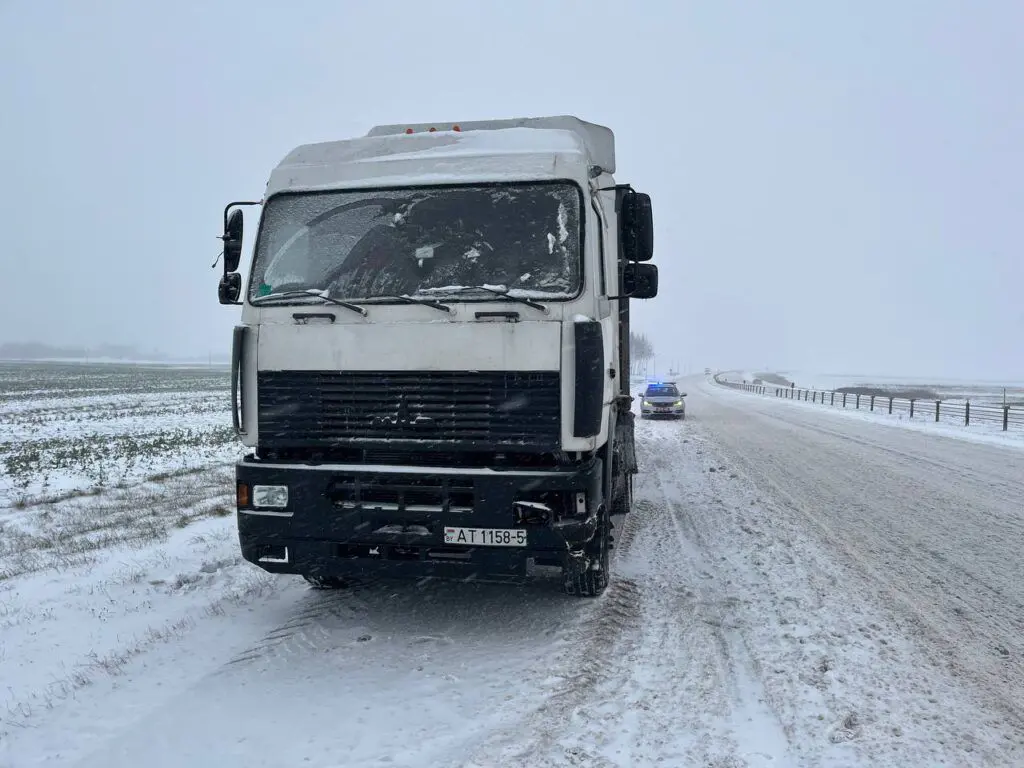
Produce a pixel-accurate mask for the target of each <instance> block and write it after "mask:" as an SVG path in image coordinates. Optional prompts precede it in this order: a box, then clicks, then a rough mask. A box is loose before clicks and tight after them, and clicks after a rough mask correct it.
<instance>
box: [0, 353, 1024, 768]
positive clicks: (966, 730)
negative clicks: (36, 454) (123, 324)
mask: <svg viewBox="0 0 1024 768" xmlns="http://www.w3.org/2000/svg"><path fill="white" fill-rule="evenodd" d="M188 375H189V376H198V377H200V379H201V378H202V377H201V376H200V374H199V373H198V372H192V373H191V374H188ZM210 376H211V378H210V379H209V384H210V388H209V389H207V390H202V389H201V388H198V389H197V390H196V391H195V392H192V393H191V395H190V396H191V397H192V398H193V400H192V401H191V402H192V404H191V405H186V404H185V395H186V394H187V393H186V392H185V391H183V390H182V389H181V388H180V387H178V386H176V385H171V384H168V385H167V389H166V390H161V392H159V393H154V392H149V393H145V392H142V391H136V390H131V391H125V389H126V387H128V385H127V384H126V383H125V382H123V381H122V382H120V383H117V384H115V385H112V387H111V391H102V392H94V391H93V388H94V387H95V386H96V384H95V382H93V381H92V379H91V377H90V376H84V375H83V376H82V377H81V379H80V380H79V381H78V382H77V384H76V385H75V386H74V387H71V386H70V385H67V384H64V383H62V381H63V380H62V379H59V378H57V379H54V380H52V381H50V382H49V383H47V382H42V381H41V382H39V383H38V384H37V385H36V386H35V387H34V388H30V389H25V390H23V392H22V394H21V395H20V396H18V395H16V396H14V397H10V396H8V395H5V399H4V401H3V407H4V411H3V413H4V418H7V419H12V420H13V419H14V417H13V416H12V415H11V414H13V413H15V412H16V411H17V409H18V408H21V409H24V410H32V411H40V412H42V413H49V414H50V417H49V418H43V419H42V424H43V425H48V426H46V430H49V431H46V430H38V431H37V430H33V429H29V428H24V429H23V432H21V434H22V435H24V436H25V437H26V438H29V439H40V440H41V439H45V436H46V435H51V436H54V435H62V434H68V435H69V436H71V438H72V439H77V440H80V441H82V440H86V436H88V438H89V439H88V440H87V441H86V442H85V443H80V444H83V445H89V446H93V447H94V448H95V447H96V446H105V445H107V444H117V443H116V440H117V438H118V436H119V435H122V434H124V435H133V436H136V439H138V437H139V436H141V435H146V434H149V433H151V432H152V431H157V430H159V429H165V430H173V429H186V428H188V429H192V430H193V432H201V433H203V434H215V433H216V431H217V430H218V429H221V428H223V427H224V426H227V425H226V422H225V418H226V409H225V408H224V405H225V403H226V396H225V393H224V391H223V387H224V386H225V385H226V377H225V376H223V374H210ZM217 376H220V377H221V378H220V379H219V381H220V382H221V384H220V385H219V386H220V387H221V389H220V390H219V391H218V389H217V386H218V385H216V381H217V378H216V377H217ZM160 380H161V381H163V379H160ZM149 386H155V385H152V384H151V385H149ZM161 386H162V385H161ZM685 388H686V389H687V390H688V391H689V393H690V397H689V408H688V419H687V421H685V422H646V421H643V422H638V425H639V426H638V432H639V434H638V439H639V446H638V449H639V452H640V460H641V465H642V470H643V474H642V475H641V476H640V478H639V480H638V484H637V503H636V508H635V511H634V513H633V514H632V515H630V516H628V517H627V518H626V519H624V520H620V521H618V527H617V530H616V534H617V541H616V549H615V552H614V555H615V559H614V563H613V568H614V570H615V578H614V581H613V585H612V586H611V587H610V588H609V590H608V592H607V593H606V594H605V595H604V596H602V597H601V598H598V599H596V600H580V599H576V598H568V597H564V596H563V595H561V594H560V593H559V590H558V584H557V581H554V580H551V579H549V578H544V577H538V578H537V579H536V580H535V581H533V582H531V583H528V584H526V585H524V586H522V587H501V586H491V585H483V584H473V583H459V584H450V583H447V584H440V583H432V582H420V583H398V584H396V583H389V582H370V583H366V584H362V585H359V586H356V587H354V588H352V589H350V590H346V591H341V592H334V593H332V592H321V591H315V590H310V589H307V588H306V587H305V585H304V584H303V583H302V582H301V580H299V579H296V578H294V577H271V576H269V575H267V574H264V573H263V572H262V571H260V570H258V569H256V568H254V567H252V566H250V565H248V564H246V563H244V562H242V561H241V560H240V559H239V557H238V554H237V540H236V537H235V529H234V521H233V519H232V517H231V516H230V515H228V514H226V512H227V511H228V506H229V505H230V503H231V498H230V491H231V476H232V475H231V468H230V458H231V456H230V455H229V454H231V452H232V451H234V450H235V449H234V448H233V446H231V445H230V442H229V443H225V444H220V445H218V444H217V443H216V442H211V443H210V449H209V450H210V452H209V454H202V455H199V452H198V451H191V450H188V451H179V450H178V449H177V448H175V447H174V446H175V445H177V443H175V442H174V441H173V440H171V441H165V442H163V443H161V445H166V446H169V447H168V453H167V455H166V456H163V457H162V458H161V457H160V455H159V454H153V453H152V452H151V453H150V454H147V455H150V456H152V457H153V458H151V459H150V461H149V463H148V464H146V467H147V468H145V469H140V468H135V467H136V465H135V464H133V465H132V468H130V469H125V468H124V467H123V465H122V464H118V463H116V462H115V463H114V464H112V467H113V468H112V469H111V473H110V475H109V476H108V479H107V482H106V484H97V483H96V482H95V480H96V478H95V477H93V476H90V475H89V474H88V472H85V473H82V472H81V471H80V469H79V468H80V467H84V466H88V465H89V464H90V462H89V461H88V460H87V459H83V460H81V462H80V464H62V465H60V466H59V469H60V470H61V473H60V474H57V473H56V472H55V473H54V474H53V477H54V478H55V479H54V480H52V481H51V482H52V483H53V485H54V486H59V487H60V488H61V489H62V490H63V492H64V496H63V497H59V498H52V497H51V498H43V499H42V501H40V500H39V499H37V498H34V497H31V496H28V495H24V494H25V493H26V490H25V487H24V480H23V479H22V480H17V478H6V477H5V479H6V480H8V481H9V482H12V483H13V485H15V486H17V485H18V483H21V484H22V486H19V488H20V490H17V491H16V494H15V495H16V498H15V501H14V502H12V504H11V505H10V506H8V508H7V509H5V510H4V511H3V512H0V521H2V525H3V530H2V531H0V541H3V542H9V541H12V540H14V541H16V546H10V545H8V546H7V548H6V549H4V550H0V681H2V685H0V766H4V767H5V768H7V767H8V766H10V767H12V768H13V767H14V766H18V767H19V768H20V766H37V765H62V766H63V765H68V766H78V768H86V767H87V766H95V767H96V768H99V767H100V766H102V767H103V768H121V767H122V766H124V767H125V768H127V767H129V766H131V767H132V768H134V766H140V765H146V766H153V767H154V768H155V767H157V766H218V768H231V767H232V766H275V767H276V766H284V765H288V766H292V765H301V766H310V767H311V768H317V767H319V768H335V767H340V766H366V767H371V766H373V767H375V768H383V767H384V766H388V767H400V766H407V767H409V768H421V767H422V768H426V767H427V766H431V767H433V766H452V767H461V768H483V767H484V766H487V767H490V766H495V767H497V766H502V767H504V766H520V765H521V766H541V767H543V766H580V767H582V766H599V767H601V768H608V767H610V766H712V767H714V768H738V767H740V766H751V767H753V766H857V767H858V768H859V767H861V766H879V765H900V766H934V765H947V766H1019V765H1024V704H1022V702H1024V564H1022V562H1021V559H1020V558H1019V552H1020V551H1021V549H1022V547H1024V515H1022V512H1021V503H1020V499H1021V498H1022V497H1024V451H1019V450H1014V449H1013V448H1012V447H1009V446H995V445H983V444H976V443H971V442H966V441H960V440H950V439H947V438H945V437H943V436H941V435H934V434H930V435H927V436H925V435H920V434H918V433H915V432H913V431H911V430H899V429H884V428H880V427H879V425H877V424H871V423H865V422H863V421H860V420H855V419H842V418H835V417H834V416H832V415H829V412H826V411H820V410H819V411H816V410H813V409H810V408H799V407H794V404H790V403H785V402H783V401H778V400H775V399H774V398H757V397H750V396H745V395H742V394H741V393H736V392H733V391H730V390H725V389H722V388H720V387H717V386H714V385H712V384H710V383H707V382H703V381H701V380H699V378H698V379H694V380H691V381H690V382H687V383H686V386H685ZM56 389H59V390H61V394H59V395H57V394H51V393H53V392H54V390H56ZM74 389H78V390H81V391H78V392H74V391H72V390H74ZM113 390H119V391H113ZM30 392H38V393H39V395H38V396H33V395H31V394H29V393H30ZM161 394H165V395H166V396H163V397H162V396H161ZM87 398H97V400H96V402H97V403H100V402H102V403H105V405H104V406H102V407H103V408H107V409H108V410H109V412H110V414H111V415H110V416H109V417H108V418H106V419H100V420H99V421H100V422H101V423H102V424H103V425H104V426H103V427H102V429H106V430H107V431H105V432H104V431H101V429H100V427H99V425H98V424H94V423H88V424H86V425H85V426H84V427H83V428H81V429H79V428H78V425H77V423H76V422H71V423H70V424H68V425H63V424H62V420H61V419H60V418H59V416H57V415H56V414H58V413H59V412H60V409H59V408H55V407H54V405H55V403H54V402H49V401H50V400H54V401H58V400H59V401H61V402H66V403H73V402H77V403H80V402H81V401H82V400H83V399H87ZM118 398H120V399H118ZM90 402H92V401H90ZM218 402H219V405H218ZM171 403H175V404H176V405H173V406H171V405H170V404H171ZM204 404H205V405H204ZM15 406H17V408H16V407H15ZM129 406H130V408H129ZM165 406H166V407H173V408H174V409H177V410H175V412H174V413H175V415H173V416H169V417H168V418H167V419H166V420H164V421H161V419H163V417H162V416H157V415H154V414H153V413H152V411H153V410H154V409H158V408H160V407H165ZM207 406H208V410H204V409H205V408H206V407H207ZM129 410H133V411H134V412H136V413H137V414H138V419H137V421H136V420H135V419H133V418H132V417H130V416H129V415H127V413H128V411H129ZM72 412H75V411H72ZM117 414H123V415H121V416H118V415H117ZM7 423H8V424H10V423H14V422H13V421H8V422H7ZM161 424H162V425H163V426H159V425H161ZM62 429H63V430H67V431H66V432H61V431H60V430H62ZM119 430H120V431H119ZM95 434H102V435H106V436H107V437H108V438H110V439H109V440H104V439H100V438H96V437H94V435H95ZM210 439H211V440H212V439H213V438H210ZM9 442H11V443H12V444H13V447H10V448H8V451H7V452H8V454H9V453H10V452H11V451H12V450H17V442H16V441H9ZM218 451H223V452H224V453H223V454H222V455H218V454H217V452H218ZM103 455H105V454H103ZM160 462H164V463H163V464H161V465H160V467H159V468H158V467H157V465H158V464H159V463H160ZM16 466H17V465H16ZM166 467H170V468H172V469H170V470H169V469H166ZM153 468H157V471H162V472H163V474H162V475H160V476H157V477H155V478H154V477H153V476H150V475H147V472H149V471H150V470H151V469H153ZM161 468H163V469H161ZM133 472H137V473H138V474H137V475H132V474H131V473H133ZM132 478H138V479H137V480H136V479H132ZM140 481H144V482H140ZM69 488H70V489H75V490H76V491H77V492H76V493H70V492H69V491H68V490H67V489H69ZM29 492H30V493H33V494H35V493H39V492H41V491H39V489H38V488H36V487H35V486H32V485H31V482H30V483H29ZM18 493H20V494H23V495H21V496H17V494H18ZM48 493H49V491H48ZM12 537H13V538H12ZM11 563H18V565H17V566H16V567H14V568H12V567H11Z"/></svg>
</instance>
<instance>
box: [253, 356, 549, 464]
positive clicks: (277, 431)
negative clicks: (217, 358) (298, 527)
mask: <svg viewBox="0 0 1024 768" xmlns="http://www.w3.org/2000/svg"><path fill="white" fill-rule="evenodd" d="M257 389H258V392H257V395H258V403H259V441H260V445H261V446H262V447H264V448H267V449H271V450H273V449H276V448H300V447H301V448H316V447H322V448H330V447H336V446H340V445H345V444H352V443H363V444H366V443H368V442H379V441H385V440H386V441H395V442H415V443H419V444H423V443H428V442H432V443H443V444H445V445H446V446H450V447H452V446H457V447H480V448H492V447H502V446H510V447H517V448H531V449H535V450H536V449H546V450H551V449H554V448H557V447H558V445H559V443H560V436H561V408H560V401H561V397H560V394H561V393H560V387H559V374H558V372H557V371H540V372H532V371H499V372H463V371H454V372H449V371H435V372H420V371H416V372H411V371H401V372H367V371H343V372H330V371H260V372H259V373H258V374H257Z"/></svg>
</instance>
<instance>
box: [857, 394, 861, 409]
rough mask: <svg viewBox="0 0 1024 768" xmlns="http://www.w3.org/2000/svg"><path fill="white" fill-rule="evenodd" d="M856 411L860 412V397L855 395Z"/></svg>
mask: <svg viewBox="0 0 1024 768" xmlns="http://www.w3.org/2000/svg"><path fill="white" fill-rule="evenodd" d="M857 410H858V411H859V410H860V395H857Z"/></svg>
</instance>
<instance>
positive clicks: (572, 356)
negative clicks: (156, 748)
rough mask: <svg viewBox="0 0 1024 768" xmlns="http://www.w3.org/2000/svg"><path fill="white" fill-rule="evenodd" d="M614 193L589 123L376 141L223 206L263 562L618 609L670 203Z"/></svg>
mask: <svg viewBox="0 0 1024 768" xmlns="http://www.w3.org/2000/svg"><path fill="white" fill-rule="evenodd" d="M614 172H615V146H614V136H613V134H612V132H611V131H610V130H609V129H608V128H605V127H603V126H598V125H595V124H593V123H588V122H585V121H582V120H579V119H577V118H575V117H548V118H520V119H513V120H496V121H482V122H463V123H444V124H416V125H390V126H378V127H376V128H374V129H372V130H371V131H370V132H369V133H368V134H367V135H366V136H364V137H360V138H355V139H349V140H342V141H330V142H324V143H318V144H310V145H304V146H300V147H298V148H296V149H295V150H293V151H292V152H290V153H289V154H288V155H287V156H286V157H285V158H284V159H283V160H282V161H281V163H280V164H279V165H278V166H277V167H276V168H275V169H274V170H273V171H272V172H271V174H270V178H269V181H268V183H267V187H266V190H265V193H264V195H263V198H262V199H261V200H259V201H253V202H237V203H231V204H229V205H228V206H227V207H226V208H225V210H224V233H223V235H222V239H223V241H224V275H223V277H222V278H221V283H220V286H219V291H218V293H219V298H220V301H221V303H223V304H226V305H233V306H240V307H241V318H240V322H239V324H238V325H237V326H236V327H235V330H234V338H233V348H232V374H231V375H232V394H231V398H232V402H231V408H232V416H233V422H234V425H235V429H236V431H237V433H238V436H239V438H240V439H241V441H242V442H243V443H244V445H245V446H247V448H248V449H249V451H248V452H247V454H246V455H245V456H244V457H243V458H242V460H240V461H239V462H238V464H237V467H236V480H237V512H238V514H237V520H238V532H239V541H240V545H241V550H242V554H243V556H244V557H245V558H246V559H247V560H249V561H250V562H252V563H255V564H256V565H258V566H259V567H261V568H263V569H265V570H267V571H271V572H277V573H292V574H299V575H302V576H304V577H305V578H306V579H307V580H308V581H310V582H311V583H312V584H314V585H316V586H319V587H332V586H338V585H340V584H343V583H344V582H345V581H346V580H348V579H350V578H353V577H357V576H366V575H370V574H378V575H381V576H407V577H411V578H425V577H436V578H455V579H481V580H491V579H520V578H522V577H524V576H526V575H527V573H528V570H529V568H530V565H531V564H534V565H547V566H557V567H560V568H561V573H562V583H563V586H564V588H565V589H566V591H568V592H570V593H572V594H578V595H597V594H600V593H601V592H602V591H603V590H604V588H605V587H606V586H607V584H608V579H609V573H608V562H609V560H608V555H609V550H610V548H611V542H612V525H613V524H612V517H613V516H615V515H619V514H624V513H626V512H628V510H629V506H630V503H631V499H632V480H633V476H634V475H635V473H636V472H637V471H638V470H639V467H638V465H637V462H636V454H635V450H634V445H633V414H632V412H631V410H630V407H631V403H632V398H631V397H630V392H629V389H630V387H629V305H630V301H631V300H633V299H638V300H639V299H650V298H653V297H654V296H655V295H656V294H657V268H656V267H655V266H654V265H653V264H650V263H647V262H649V261H650V259H651V258H652V256H653V220H652V214H651V204H650V198H649V197H648V196H647V195H644V194H641V193H639V192H636V191H635V190H633V189H632V188H631V187H629V186H627V185H620V184H617V183H616V182H615V180H614V177H613V174H614ZM246 206H253V207H256V208H257V209H258V210H259V220H258V225H257V231H256V237H255V244H254V247H253V249H252V258H251V260H250V263H249V265H248V271H247V279H246V280H245V281H244V282H245V288H244V292H243V287H242V286H243V279H242V274H241V272H240V271H239V267H240V262H241V255H242V238H243V229H244V220H243V215H244V214H243V210H244V208H245V207H246Z"/></svg>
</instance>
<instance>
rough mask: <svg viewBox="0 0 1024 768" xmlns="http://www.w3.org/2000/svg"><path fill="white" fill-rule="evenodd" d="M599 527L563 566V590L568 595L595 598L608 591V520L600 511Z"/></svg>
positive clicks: (606, 514) (609, 560)
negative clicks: (580, 549) (579, 550)
mask: <svg viewBox="0 0 1024 768" xmlns="http://www.w3.org/2000/svg"><path fill="white" fill-rule="evenodd" d="M600 514H601V523H600V525H599V526H598V529H597V532H596V533H594V537H593V538H592V539H591V540H590V541H588V542H587V543H586V545H585V546H584V547H583V551H582V552H579V553H570V554H569V555H567V557H566V562H565V565H563V566H562V589H563V590H564V591H565V593H566V594H568V595H576V596H578V597H597V596H598V595H600V594H601V593H602V592H604V591H605V589H606V588H607V587H608V579H609V566H610V563H611V548H612V547H611V538H612V536H611V527H612V526H611V519H610V518H609V517H608V513H607V512H606V511H605V510H604V509H602V510H601V513H600Z"/></svg>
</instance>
